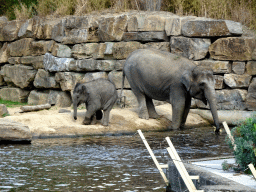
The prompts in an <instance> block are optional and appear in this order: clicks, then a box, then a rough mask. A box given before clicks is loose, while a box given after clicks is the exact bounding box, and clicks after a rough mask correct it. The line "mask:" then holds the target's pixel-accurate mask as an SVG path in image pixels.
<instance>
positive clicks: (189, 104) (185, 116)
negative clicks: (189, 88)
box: [180, 96, 191, 128]
mask: <svg viewBox="0 0 256 192" xmlns="http://www.w3.org/2000/svg"><path fill="white" fill-rule="evenodd" d="M190 106H191V97H190V96H188V97H187V99H186V102H185V109H184V113H183V116H182V120H181V125H180V127H181V128H183V127H184V126H185V123H186V120H187V117H188V113H189V110H190Z"/></svg>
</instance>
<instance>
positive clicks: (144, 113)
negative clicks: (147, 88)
mask: <svg viewBox="0 0 256 192" xmlns="http://www.w3.org/2000/svg"><path fill="white" fill-rule="evenodd" d="M133 93H134V95H135V96H136V97H137V100H138V103H139V118H141V119H149V114H148V108H147V104H146V96H145V95H144V94H143V93H141V92H137V91H133Z"/></svg>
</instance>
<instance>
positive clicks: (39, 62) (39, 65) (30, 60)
mask: <svg viewBox="0 0 256 192" xmlns="http://www.w3.org/2000/svg"><path fill="white" fill-rule="evenodd" d="M19 60H20V63H21V64H23V65H32V66H33V68H34V69H44V63H43V60H44V56H43V55H41V56H23V57H20V59H19ZM8 61H9V60H8ZM9 63H10V61H9Z"/></svg>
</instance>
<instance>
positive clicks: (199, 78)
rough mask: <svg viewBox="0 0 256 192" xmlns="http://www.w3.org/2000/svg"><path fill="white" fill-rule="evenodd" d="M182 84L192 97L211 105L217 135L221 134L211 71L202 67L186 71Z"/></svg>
mask: <svg viewBox="0 0 256 192" xmlns="http://www.w3.org/2000/svg"><path fill="white" fill-rule="evenodd" d="M182 83H183V84H184V86H185V88H186V90H187V91H188V92H189V93H190V95H191V97H194V98H196V99H199V100H201V101H203V102H204V104H205V105H206V104H207V101H208V103H209V105H210V109H211V113H212V116H213V120H214V124H215V126H216V131H215V132H216V133H218V132H219V129H220V126H219V118H218V112H217V102H216V95H215V89H214V87H215V79H214V76H213V71H212V70H211V69H207V68H203V67H200V66H197V67H195V68H194V69H193V70H192V71H186V72H185V73H184V74H183V76H182Z"/></svg>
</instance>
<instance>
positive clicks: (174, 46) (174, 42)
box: [170, 37, 211, 60]
mask: <svg viewBox="0 0 256 192" xmlns="http://www.w3.org/2000/svg"><path fill="white" fill-rule="evenodd" d="M170 45H171V52H172V53H175V54H177V55H181V56H183V57H187V58H188V59H193V60H199V59H203V58H205V57H206V55H207V53H208V48H209V46H210V45H211V40H210V39H200V38H187V37H171V42H170Z"/></svg>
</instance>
